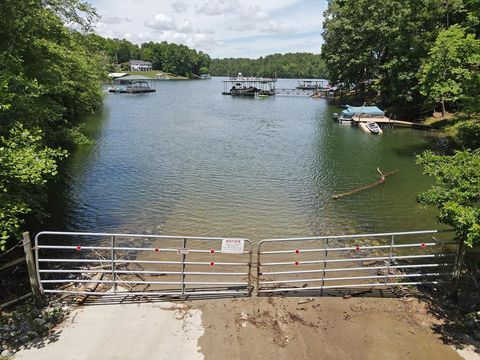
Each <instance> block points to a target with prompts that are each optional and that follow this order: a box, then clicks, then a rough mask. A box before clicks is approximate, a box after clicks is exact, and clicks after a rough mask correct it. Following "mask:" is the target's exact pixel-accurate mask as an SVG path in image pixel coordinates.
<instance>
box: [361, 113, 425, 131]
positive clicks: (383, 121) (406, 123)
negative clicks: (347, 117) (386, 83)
mask: <svg viewBox="0 0 480 360" xmlns="http://www.w3.org/2000/svg"><path fill="white" fill-rule="evenodd" d="M369 121H374V122H376V123H377V124H379V125H392V126H403V127H410V128H412V129H422V130H431V129H433V128H432V127H431V126H429V125H425V124H418V123H414V122H410V121H402V120H392V119H390V118H388V117H372V118H368V117H358V116H354V117H352V122H353V123H355V124H358V123H364V122H369Z"/></svg>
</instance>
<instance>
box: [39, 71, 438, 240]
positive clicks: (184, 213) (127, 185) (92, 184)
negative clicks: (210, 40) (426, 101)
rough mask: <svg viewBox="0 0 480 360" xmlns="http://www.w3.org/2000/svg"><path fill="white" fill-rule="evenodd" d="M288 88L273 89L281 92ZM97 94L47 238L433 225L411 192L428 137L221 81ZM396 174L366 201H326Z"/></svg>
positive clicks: (423, 183)
mask: <svg viewBox="0 0 480 360" xmlns="http://www.w3.org/2000/svg"><path fill="white" fill-rule="evenodd" d="M295 84H296V81H295V80H279V82H278V83H277V87H279V88H293V87H294V86H295ZM156 89H157V92H156V93H152V94H139V95H129V94H107V95H106V96H105V103H104V109H103V110H102V112H101V113H99V114H97V115H95V116H92V117H91V119H89V122H88V131H89V132H90V134H91V135H92V136H93V137H94V138H95V139H96V142H95V144H94V145H91V146H85V147H83V148H81V149H80V150H79V151H77V152H76V153H75V154H72V156H71V157H70V159H69V161H68V164H67V169H66V171H67V177H66V179H65V183H64V184H58V185H57V186H56V189H55V191H54V194H53V195H52V196H53V201H52V206H53V213H54V215H53V217H52V218H51V219H50V220H49V222H48V223H47V224H45V226H46V227H47V228H48V229H58V230H71V231H73V230H75V231H77V230H78V231H126V232H127V231H128V232H135V233H157V234H172V235H180V234H182V235H197V236H207V235H208V236H226V237H236V236H241V237H248V238H251V239H261V238H266V237H280V236H288V237H289V236H311V235H322V234H347V233H348V234H352V233H358V232H379V231H397V230H398V231H404V230H405V231H406V230H422V229H430V228H436V227H438V226H437V225H436V224H435V220H434V212H433V210H432V209H422V208H420V207H419V206H418V205H417V204H416V202H415V197H416V195H417V194H418V193H419V192H420V191H422V190H425V189H426V188H428V186H429V185H430V184H431V180H430V179H428V178H426V177H425V176H423V175H422V173H421V168H420V167H418V166H417V165H416V164H415V154H418V153H420V152H421V151H423V150H424V149H425V148H426V147H427V146H428V144H429V142H430V141H431V137H432V136H433V135H432V134H430V133H428V132H424V131H419V130H411V129H398V128H397V129H385V130H384V134H383V135H381V136H373V135H369V134H365V133H363V132H362V131H361V130H360V129H358V128H355V127H351V126H349V125H348V126H347V125H341V124H338V123H336V122H334V121H333V120H332V114H333V113H334V112H338V111H339V108H338V107H335V106H331V105H329V104H328V103H327V102H326V101H325V100H324V99H310V98H295V97H272V98H269V99H263V100H260V99H249V98H236V97H230V96H222V95H221V91H222V89H223V86H222V83H221V79H220V78H214V79H211V80H204V81H176V82H175V81H158V82H157V83H156ZM377 166H378V167H380V168H381V169H382V171H384V172H388V171H392V170H398V171H399V172H398V173H396V174H395V175H393V176H391V177H389V178H388V180H387V182H386V183H385V184H383V185H381V186H379V187H376V188H374V189H371V190H369V191H366V192H362V193H358V194H356V195H353V196H350V197H347V198H344V199H340V200H336V201H335V200H332V196H333V195H334V194H337V193H342V192H346V191H349V190H352V189H354V188H357V187H359V186H362V185H365V184H368V183H370V182H373V181H375V180H376V179H377V178H378V174H377V172H376V168H377Z"/></svg>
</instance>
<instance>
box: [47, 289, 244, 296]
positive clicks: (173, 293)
mask: <svg viewBox="0 0 480 360" xmlns="http://www.w3.org/2000/svg"><path fill="white" fill-rule="evenodd" d="M43 292H44V293H50V294H72V295H99V296H203V295H233V296H234V295H249V294H250V291H246V290H243V291H242V290H223V291H221V290H216V291H191V292H188V291H187V292H186V293H182V292H179V291H168V292H161V291H151V292H147V291H144V292H142V291H116V292H115V293H114V292H99V291H68V290H50V289H44V290H43Z"/></svg>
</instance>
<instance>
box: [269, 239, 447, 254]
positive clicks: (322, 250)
mask: <svg viewBox="0 0 480 360" xmlns="http://www.w3.org/2000/svg"><path fill="white" fill-rule="evenodd" d="M422 245H424V246H437V245H438V243H434V242H433V243H415V244H399V245H393V246H391V245H374V246H363V245H359V247H360V250H375V249H390V248H409V247H421V246H422ZM327 250H328V251H350V250H357V247H356V246H350V247H337V248H330V247H329V248H328V249H327ZM296 251H299V253H300V254H301V253H315V252H325V248H320V249H302V250H298V249H293V250H277V251H261V252H260V254H261V255H273V254H296Z"/></svg>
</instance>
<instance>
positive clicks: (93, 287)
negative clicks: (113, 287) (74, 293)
mask: <svg viewBox="0 0 480 360" xmlns="http://www.w3.org/2000/svg"><path fill="white" fill-rule="evenodd" d="M102 278H103V273H100V274H96V275H95V276H94V277H92V280H102ZM99 284H100V283H97V282H92V283H87V286H85V290H84V291H89V292H95V290H96V289H97V286H98V285H99ZM87 297H88V295H79V296H78V297H77V303H78V305H83V303H84V302H85V300H87Z"/></svg>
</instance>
